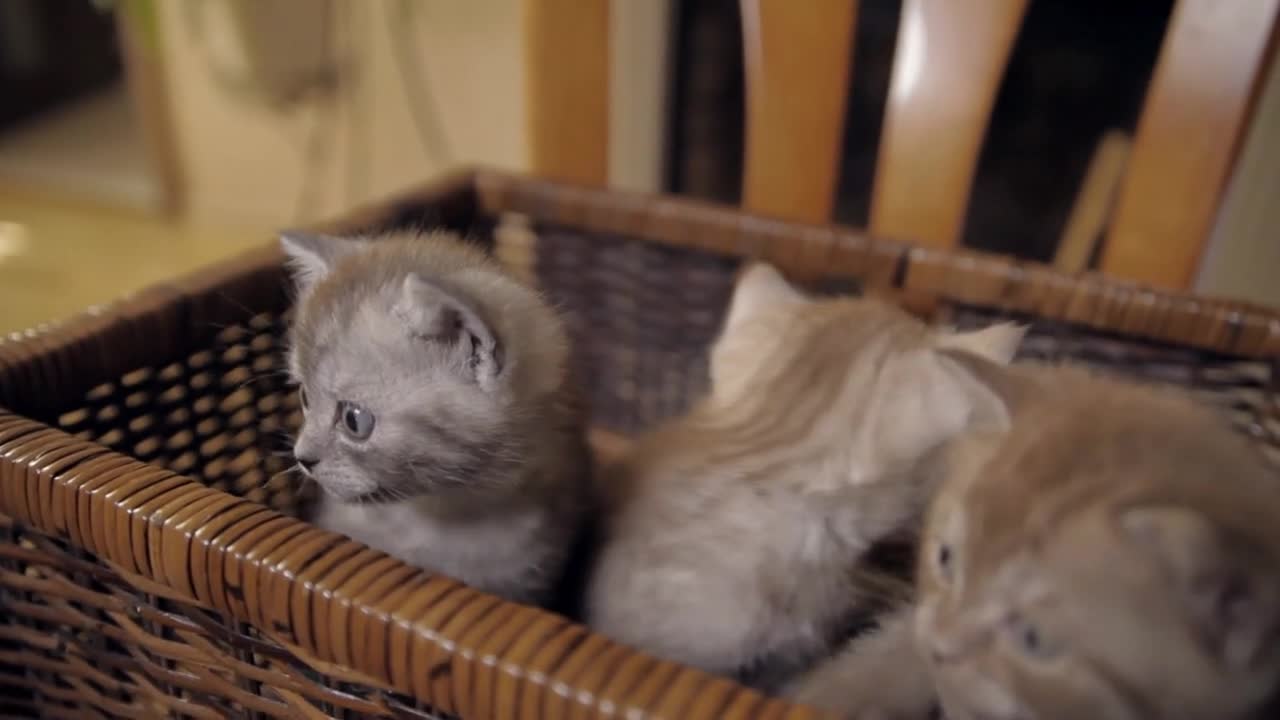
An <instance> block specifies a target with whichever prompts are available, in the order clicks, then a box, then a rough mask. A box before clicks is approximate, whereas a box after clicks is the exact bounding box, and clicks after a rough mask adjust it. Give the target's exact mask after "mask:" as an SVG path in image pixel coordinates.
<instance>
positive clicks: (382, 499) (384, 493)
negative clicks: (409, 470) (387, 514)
mask: <svg viewBox="0 0 1280 720" xmlns="http://www.w3.org/2000/svg"><path fill="white" fill-rule="evenodd" d="M424 494H425V493H423V492H421V491H414V492H407V491H403V490H392V489H389V488H378V489H377V490H371V491H369V492H366V493H357V494H341V495H340V494H337V493H329V497H331V498H333V499H334V500H336V501H337V502H340V503H342V504H343V505H387V504H390V503H398V502H404V501H405V500H413V499H414V498H417V497H419V496H421V495H424Z"/></svg>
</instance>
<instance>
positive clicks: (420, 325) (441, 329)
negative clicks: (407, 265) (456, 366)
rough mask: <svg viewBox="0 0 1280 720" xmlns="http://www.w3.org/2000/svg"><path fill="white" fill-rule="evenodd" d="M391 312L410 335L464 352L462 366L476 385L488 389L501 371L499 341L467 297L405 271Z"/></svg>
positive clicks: (501, 357) (501, 361)
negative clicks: (455, 347) (453, 346)
mask: <svg viewBox="0 0 1280 720" xmlns="http://www.w3.org/2000/svg"><path fill="white" fill-rule="evenodd" d="M392 314H393V315H395V317H396V318H397V319H399V320H400V321H401V322H403V323H404V324H405V325H406V326H407V327H408V328H409V329H410V332H411V333H412V334H413V335H414V337H418V338H421V339H424V340H429V341H432V342H441V343H448V344H451V345H455V346H457V347H458V348H459V349H460V350H461V351H463V352H465V353H466V361H465V364H466V369H467V372H469V373H471V374H472V377H473V378H474V379H475V381H476V382H477V383H479V384H480V386H481V387H482V388H484V389H486V390H489V389H492V388H493V384H494V382H495V381H496V380H497V378H498V376H499V375H501V374H502V367H503V355H502V353H503V350H502V344H501V343H500V342H499V341H498V336H497V335H496V334H495V333H494V332H493V329H492V328H491V327H490V326H489V324H488V323H487V322H485V320H484V318H483V317H482V316H481V315H480V313H479V312H478V311H477V310H476V308H475V307H474V306H473V305H472V304H471V303H470V302H468V301H467V300H465V299H464V298H462V297H460V296H459V295H457V294H456V293H454V292H451V291H450V290H448V289H446V288H444V287H441V286H440V285H438V284H436V283H433V282H431V281H430V280H427V279H426V278H423V277H422V276H421V275H418V274H417V273H409V275H408V276H406V277H405V279H404V284H403V285H402V286H401V289H400V297H399V298H398V299H397V300H396V303H395V306H394V307H393V308H392Z"/></svg>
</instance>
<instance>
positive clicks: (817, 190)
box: [741, 0, 858, 222]
mask: <svg viewBox="0 0 1280 720" xmlns="http://www.w3.org/2000/svg"><path fill="white" fill-rule="evenodd" d="M741 8H742V27H743V47H744V51H745V53H746V58H745V65H746V75H747V87H746V90H747V107H746V140H745V142H744V145H745V153H746V156H745V157H744V158H743V183H742V204H743V206H744V207H745V208H746V209H748V210H750V211H752V212H757V213H761V214H765V215H773V216H776V217H783V218H787V219H789V220H801V221H806V222H828V221H830V220H831V211H832V207H833V204H834V201H835V189H836V180H837V178H838V173H839V170H840V157H841V153H840V150H841V140H842V138H843V132H844V120H845V117H844V111H845V103H846V99H847V98H846V96H847V94H848V92H847V91H848V87H849V73H850V68H851V65H852V50H853V31H854V25H855V23H856V21H857V13H858V2H857V0H805V1H804V2H795V0H742V3H741Z"/></svg>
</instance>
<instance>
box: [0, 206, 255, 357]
mask: <svg viewBox="0 0 1280 720" xmlns="http://www.w3.org/2000/svg"><path fill="white" fill-rule="evenodd" d="M270 237H271V236H270V232H269V231H268V229H266V228H260V229H253V228H247V229H246V228H240V229H218V228H208V227H191V226H189V225H186V224H182V223H177V222H171V221H166V220H164V219H161V218H157V217H154V216H150V215H147V214H145V213H141V212H135V211H129V210H119V209H115V208H107V207H102V206H96V205H93V204H90V203H81V202H77V201H74V200H68V199H65V198H63V197H61V196H59V197H52V196H46V195H41V194H36V193H33V192H30V191H26V190H13V189H6V188H4V187H0V336H2V335H3V334H7V333H9V332H12V331H15V330H21V329H24V328H27V327H31V326H33V325H36V324H39V323H42V322H46V321H50V320H58V319H61V318H65V317H67V316H68V315H71V314H73V313H76V312H78V311H80V310H83V309H84V308H86V307H88V306H90V305H93V304H97V303H103V302H107V301H110V300H113V299H115V298H118V297H120V296H121V295H123V294H126V293H129V292H132V291H135V290H139V289H141V288H144V287H146V286H147V285H150V284H152V283H156V282H159V281H162V280H164V279H165V278H168V277H172V276H173V275H175V274H178V273H183V272H187V271H190V270H193V269H195V268H197V267H199V266H201V265H204V264H206V263H209V262H211V261H213V260H216V259H219V258H222V257H226V256H228V255H231V254H233V253H236V252H240V251H242V250H244V249H247V248H249V247H252V246H255V245H260V244H262V243H264V242H268V241H269V240H270Z"/></svg>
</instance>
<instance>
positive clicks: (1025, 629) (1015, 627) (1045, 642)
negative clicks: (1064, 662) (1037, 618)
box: [1008, 619, 1058, 660]
mask: <svg viewBox="0 0 1280 720" xmlns="http://www.w3.org/2000/svg"><path fill="white" fill-rule="evenodd" d="M1008 632H1009V634H1010V637H1009V639H1010V641H1011V642H1012V643H1013V646H1014V647H1015V648H1016V649H1017V650H1018V652H1020V653H1022V654H1023V655H1025V656H1027V657H1029V658H1033V659H1036V660H1048V659H1050V658H1052V657H1054V656H1056V655H1057V654H1058V647H1057V645H1056V644H1055V643H1054V642H1053V641H1052V640H1051V639H1050V638H1048V637H1046V636H1045V635H1044V633H1043V632H1041V630H1040V628H1038V627H1036V625H1035V623H1032V622H1029V621H1027V620H1024V619H1019V620H1016V621H1014V622H1012V623H1010V625H1009V627H1008Z"/></svg>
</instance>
